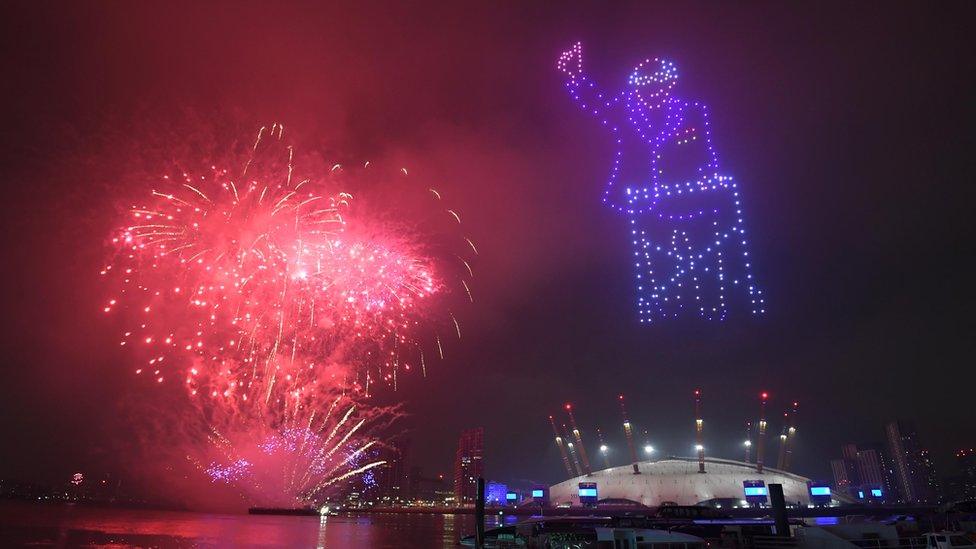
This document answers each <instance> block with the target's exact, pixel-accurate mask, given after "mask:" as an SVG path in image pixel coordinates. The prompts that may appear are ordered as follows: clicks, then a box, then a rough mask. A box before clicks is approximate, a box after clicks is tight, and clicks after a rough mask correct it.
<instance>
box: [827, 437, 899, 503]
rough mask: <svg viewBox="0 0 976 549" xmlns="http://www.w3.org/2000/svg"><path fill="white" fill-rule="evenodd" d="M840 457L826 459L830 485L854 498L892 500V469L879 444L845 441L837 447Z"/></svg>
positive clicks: (894, 493)
mask: <svg viewBox="0 0 976 549" xmlns="http://www.w3.org/2000/svg"><path fill="white" fill-rule="evenodd" d="M841 454H842V455H843V456H844V457H842V458H841V459H834V460H831V462H830V468H831V470H832V471H833V473H834V489H835V490H837V491H841V492H844V493H847V494H850V495H851V496H852V497H855V498H858V499H870V500H873V501H896V500H897V498H896V490H895V488H894V484H895V483H894V481H893V479H894V472H893V469H892V467H891V464H890V459H889V458H888V456H887V454H886V452H885V451H884V448H883V445H881V444H864V445H861V446H860V447H859V446H858V445H857V444H853V443H849V444H845V445H844V446H842V447H841Z"/></svg>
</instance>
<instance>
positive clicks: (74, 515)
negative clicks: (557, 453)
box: [0, 502, 516, 549]
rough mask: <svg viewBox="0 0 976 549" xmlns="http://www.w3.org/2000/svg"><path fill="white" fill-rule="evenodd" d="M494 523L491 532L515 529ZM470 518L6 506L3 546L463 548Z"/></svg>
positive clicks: (0, 507) (1, 511) (1, 507)
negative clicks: (460, 545) (460, 541)
mask: <svg viewBox="0 0 976 549" xmlns="http://www.w3.org/2000/svg"><path fill="white" fill-rule="evenodd" d="M515 520H516V519H515V517H501V516H489V517H488V518H487V520H486V527H487V528H492V527H494V526H497V525H499V524H501V523H502V522H505V523H511V522H514V521H515ZM473 533H474V516H472V515H415V514H410V515H404V514H392V513H368V514H342V515H339V516H334V517H321V518H319V517H292V516H270V515H225V514H207V513H189V512H178V511H149V510H137V509H108V508H99V507H86V506H77V505H47V504H36V505H34V504H30V503H22V502H0V546H3V547H8V546H14V547H16V546H23V545H31V546H37V547H82V546H85V547H93V546H94V547H99V546H115V547H118V546H123V547H124V546H135V547H318V548H345V547H376V548H387V547H388V548H394V547H396V548H404V549H411V548H425V549H426V548H434V547H457V541H458V539H460V538H462V537H464V536H467V535H470V534H473Z"/></svg>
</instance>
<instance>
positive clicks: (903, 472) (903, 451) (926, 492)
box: [885, 420, 939, 503]
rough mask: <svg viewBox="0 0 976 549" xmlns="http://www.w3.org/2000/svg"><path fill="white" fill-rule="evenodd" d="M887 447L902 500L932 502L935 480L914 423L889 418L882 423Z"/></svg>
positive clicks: (935, 498)
mask: <svg viewBox="0 0 976 549" xmlns="http://www.w3.org/2000/svg"><path fill="white" fill-rule="evenodd" d="M885 432H886V434H887V436H888V448H889V452H890V453H891V461H892V464H893V469H894V472H895V481H896V485H897V487H898V492H899V496H900V499H901V501H903V502H906V503H935V502H937V501H938V499H939V498H938V494H939V489H938V483H937V481H936V477H935V467H934V466H933V464H932V460H931V458H930V456H929V453H928V450H925V449H924V448H922V445H921V443H920V442H919V438H918V432H917V431H916V430H915V426H914V425H912V424H911V423H909V422H907V421H901V420H898V421H892V422H891V423H889V424H888V425H887V426H886V427H885Z"/></svg>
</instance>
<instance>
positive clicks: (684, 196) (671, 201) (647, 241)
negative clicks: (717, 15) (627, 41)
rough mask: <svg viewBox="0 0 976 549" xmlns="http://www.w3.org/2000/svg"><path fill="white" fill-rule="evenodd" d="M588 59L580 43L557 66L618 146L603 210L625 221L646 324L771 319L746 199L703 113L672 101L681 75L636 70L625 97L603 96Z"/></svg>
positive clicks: (666, 68) (662, 66) (653, 63)
mask: <svg viewBox="0 0 976 549" xmlns="http://www.w3.org/2000/svg"><path fill="white" fill-rule="evenodd" d="M582 53H583V48H582V45H581V44H580V43H576V44H575V45H574V46H573V47H572V48H570V49H569V50H567V51H565V52H563V54H562V55H561V56H560V57H559V59H558V61H557V63H556V67H557V68H558V69H559V71H561V72H562V73H563V74H564V75H565V76H566V88H567V90H568V91H569V93H570V95H571V96H572V97H573V99H574V100H576V102H577V103H578V104H579V106H580V107H581V108H582V109H583V110H584V111H585V112H588V113H590V114H592V115H594V116H596V117H597V118H598V119H599V120H600V122H601V124H602V125H603V126H604V127H606V128H607V129H609V130H610V133H611V136H612V138H613V140H614V147H615V153H614V157H613V163H612V165H611V168H610V175H609V179H608V181H607V185H606V189H605V191H604V195H603V201H604V203H606V204H607V205H609V206H610V207H612V208H614V209H615V210H617V211H619V212H622V213H625V214H626V215H627V217H628V222H629V226H630V232H631V233H630V234H631V241H632V243H633V244H632V245H633V254H634V255H633V258H634V267H635V268H636V282H637V309H638V315H639V319H640V321H641V322H652V321H655V320H659V319H664V318H674V317H678V316H682V315H683V314H688V313H691V314H697V315H698V316H700V317H702V318H705V319H709V320H713V319H717V320H724V319H725V318H727V317H728V315H729V314H730V312H731V311H734V310H736V309H742V310H749V311H751V313H752V314H762V313H764V312H765V300H764V297H763V291H762V290H761V289H760V288H759V286H758V285H757V283H756V281H755V279H754V277H753V275H752V258H751V256H750V255H749V250H748V247H747V241H746V230H745V226H744V216H743V213H742V210H743V209H742V199H741V197H740V196H739V191H738V188H737V186H736V183H735V181H734V180H733V178H732V177H731V176H730V175H728V174H727V173H726V172H724V171H722V170H721V169H720V167H719V162H718V155H717V154H716V152H715V149H714V148H713V147H712V144H711V140H710V137H709V122H708V112H707V109H706V107H705V105H703V104H701V103H698V102H692V101H686V100H684V99H681V98H678V97H675V96H673V95H672V94H671V91H672V89H673V88H674V87H675V85H676V84H677V81H678V70H677V67H676V66H675V64H674V63H673V62H671V61H668V60H665V59H660V58H654V59H647V60H645V61H644V62H642V63H640V64H639V65H637V66H636V67H635V68H634V70H633V72H632V73H631V74H630V76H629V78H628V80H627V84H628V86H627V88H626V89H625V90H623V91H621V92H619V93H615V94H611V93H606V92H604V91H602V90H601V89H600V88H599V87H598V86H597V85H596V83H594V82H593V81H592V80H591V79H590V78H589V76H587V74H586V73H585V72H584V70H583V57H582Z"/></svg>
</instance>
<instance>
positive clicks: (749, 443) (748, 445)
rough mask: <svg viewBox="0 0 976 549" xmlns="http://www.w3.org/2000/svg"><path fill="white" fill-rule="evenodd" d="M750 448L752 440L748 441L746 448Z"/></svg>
mask: <svg viewBox="0 0 976 549" xmlns="http://www.w3.org/2000/svg"><path fill="white" fill-rule="evenodd" d="M750 446H752V441H751V440H747V441H746V448H748V447H750Z"/></svg>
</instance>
